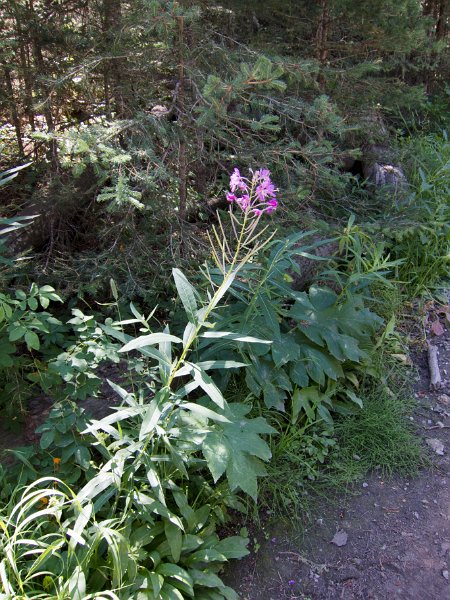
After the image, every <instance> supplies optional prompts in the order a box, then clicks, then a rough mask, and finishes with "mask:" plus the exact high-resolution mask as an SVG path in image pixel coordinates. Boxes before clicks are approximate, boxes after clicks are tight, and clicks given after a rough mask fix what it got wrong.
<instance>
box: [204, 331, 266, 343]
mask: <svg viewBox="0 0 450 600" xmlns="http://www.w3.org/2000/svg"><path fill="white" fill-rule="evenodd" d="M200 337H203V338H224V339H227V340H234V341H235V342H246V343H248V344H271V343H272V342H271V341H268V340H261V339H259V338H255V337H251V336H249V335H242V334H240V333H231V331H204V332H203V333H202V334H201V335H200Z"/></svg>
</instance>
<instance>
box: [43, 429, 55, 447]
mask: <svg viewBox="0 0 450 600" xmlns="http://www.w3.org/2000/svg"><path fill="white" fill-rule="evenodd" d="M54 439H55V430H54V429H51V430H50V431H44V433H43V434H42V435H41V439H40V442H39V445H40V447H41V448H42V450H46V449H47V448H49V447H50V446H51V445H52V444H53V440H54Z"/></svg>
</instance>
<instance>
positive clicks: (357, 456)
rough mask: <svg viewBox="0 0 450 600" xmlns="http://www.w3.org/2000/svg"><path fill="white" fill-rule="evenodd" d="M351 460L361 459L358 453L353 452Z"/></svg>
mask: <svg viewBox="0 0 450 600" xmlns="http://www.w3.org/2000/svg"><path fill="white" fill-rule="evenodd" d="M352 458H353V460H361V457H360V456H359V454H354V455H353V456H352Z"/></svg>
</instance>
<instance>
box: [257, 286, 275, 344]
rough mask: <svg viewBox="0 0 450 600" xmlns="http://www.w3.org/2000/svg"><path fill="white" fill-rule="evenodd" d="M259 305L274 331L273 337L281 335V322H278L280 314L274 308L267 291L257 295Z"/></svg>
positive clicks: (265, 319) (268, 324)
mask: <svg viewBox="0 0 450 600" xmlns="http://www.w3.org/2000/svg"><path fill="white" fill-rule="evenodd" d="M257 305H258V307H259V309H260V311H261V314H262V316H263V318H264V321H265V324H266V325H267V326H268V327H269V328H270V330H271V331H272V332H273V337H279V336H280V324H279V322H278V315H277V313H276V311H275V310H274V308H273V306H272V303H271V302H270V299H269V297H268V296H267V294H265V293H260V294H259V295H258V296H257Z"/></svg>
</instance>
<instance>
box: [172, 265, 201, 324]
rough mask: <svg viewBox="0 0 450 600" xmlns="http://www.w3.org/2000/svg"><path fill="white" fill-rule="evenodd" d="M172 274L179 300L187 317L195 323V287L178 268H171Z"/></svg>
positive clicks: (196, 308)
mask: <svg viewBox="0 0 450 600" xmlns="http://www.w3.org/2000/svg"><path fill="white" fill-rule="evenodd" d="M172 275H173V278H174V280H175V285H176V288H177V291H178V295H179V296H180V300H181V302H182V304H183V306H184V310H185V311H186V315H187V318H188V319H189V321H190V322H191V323H194V324H196V323H197V316H196V313H197V310H198V307H197V301H196V298H195V289H194V288H193V286H192V285H191V284H190V283H189V281H188V280H187V278H186V277H185V275H184V274H183V273H182V272H181V271H180V269H172Z"/></svg>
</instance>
